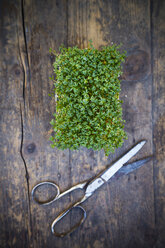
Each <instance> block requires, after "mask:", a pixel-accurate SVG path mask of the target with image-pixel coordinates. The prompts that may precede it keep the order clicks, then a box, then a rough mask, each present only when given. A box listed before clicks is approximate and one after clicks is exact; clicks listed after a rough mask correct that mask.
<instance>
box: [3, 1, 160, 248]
mask: <svg viewBox="0 0 165 248" xmlns="http://www.w3.org/2000/svg"><path fill="white" fill-rule="evenodd" d="M164 11H165V5H164V3H163V1H161V0H159V1H152V0H151V1H149V0H147V1H139V0H134V1H132V0H122V1H121V0H104V1H101V0H89V1H88V0H70V1H67V0H61V1H60V0H48V1H44V0H40V1H39V0H36V1H32V0H17V1H14V0H12V1H9V0H7V1H6V0H4V1H1V2H0V16H1V20H0V32H1V35H0V54H1V56H0V78H1V84H0V87H1V90H0V96H1V98H0V99H1V105H0V113H1V115H0V117H1V119H0V127H1V130H0V137H1V145H0V155H1V166H0V175H1V180H0V184H1V192H0V194H1V195H0V196H1V203H0V212H1V214H0V218H1V219H0V220H1V223H2V225H1V229H0V233H1V238H0V247H3V248H4V247H5V248H6V247H16V248H19V247H21V248H22V247H25V248H26V247H27V248H29V247H31V248H38V247H39V248H45V247H46V248H49V247H54V248H60V247H64V248H65V247H67V248H68V247H73V248H79V247H81V248H86V247H87V248H104V247H106V248H107V247H112V248H113V247H114V248H116V247H119V248H129V247H130V248H132V247H138V248H142V247H144V248H148V247H153V248H154V247H155V248H163V247H164V245H165V239H164V237H165V233H164V230H165V226H164V223H165V212H164V211H165V210H164V203H165V197H164V185H165V179H164V170H165V167H164V165H165V163H164V129H165V128H164V127H165V125H164V121H165V117H164V94H165V89H164V67H163V63H164V61H163V60H164V37H165V36H164V22H163V21H164V19H163V18H164ZM90 39H92V40H93V44H94V46H95V47H96V48H98V49H100V48H101V46H102V45H110V44H111V43H112V42H114V43H117V44H119V43H120V42H122V44H123V46H122V49H123V50H126V51H127V58H126V63H125V64H124V67H123V69H124V74H123V75H122V83H121V96H120V98H121V99H122V100H123V118H124V119H125V120H126V124H125V130H126V132H127V134H128V139H127V140H126V141H125V142H124V145H123V146H122V147H121V148H120V149H117V150H116V152H115V153H114V154H110V156H109V157H108V158H107V157H105V155H104V152H103V151H100V152H97V151H93V150H92V149H90V150H88V149H86V148H81V149H80V150H78V151H69V150H65V151H59V150H57V149H52V148H50V142H49V137H50V136H51V133H52V132H53V130H52V128H51V125H50V124H49V122H50V121H51V119H52V114H53V113H54V111H55V103H54V99H53V98H51V97H49V96H48V94H49V93H51V91H52V90H53V82H52V81H51V80H50V79H49V77H50V76H51V75H52V72H53V66H52V63H53V61H54V59H55V58H54V56H53V55H52V54H50V53H49V48H50V47H51V48H53V49H56V50H58V48H59V46H60V45H61V44H62V43H63V44H64V45H65V46H73V45H77V46H78V47H80V48H84V47H87V46H88V42H89V40H90ZM142 139H146V140H147V144H146V145H145V146H144V148H143V149H142V151H140V152H139V154H138V155H137V156H136V159H138V158H142V157H146V156H148V155H151V154H152V153H154V154H155V158H154V161H153V162H152V161H150V162H148V163H147V164H145V165H144V166H143V167H142V168H140V169H139V170H138V171H136V172H134V173H131V174H130V175H127V176H125V177H122V178H119V179H118V180H113V181H112V182H109V183H108V184H107V185H104V186H103V187H102V188H101V189H100V190H99V191H98V192H96V193H95V195H93V197H91V198H90V199H89V200H88V201H87V202H85V203H84V204H83V207H84V208H85V209H86V210H87V219H86V221H85V223H84V224H83V225H82V226H81V227H80V228H79V229H77V230H76V231H75V232H74V233H72V234H71V235H68V236H67V237H65V238H57V237H55V236H53V235H52V233H51V230H50V225H51V222H52V221H53V220H54V218H55V217H56V216H57V215H58V214H59V213H60V212H61V211H62V210H64V209H65V208H66V207H67V206H68V205H69V204H70V203H71V202H72V201H73V200H75V199H76V198H77V197H79V196H80V194H79V193H76V194H73V195H69V196H68V197H65V198H64V199H61V200H60V201H59V202H57V203H53V204H51V205H50V206H39V205H37V204H36V203H35V202H33V201H32V198H31V190H32V188H33V186H34V185H35V184H37V183H38V182H40V181H44V180H49V181H53V182H56V183H57V184H58V185H59V186H60V189H61V190H62V191H63V190H65V189H67V188H68V187H70V186H71V185H74V184H76V183H79V182H80V181H83V180H86V179H89V178H91V177H93V176H95V175H96V174H97V173H99V172H100V171H101V170H103V169H104V168H105V167H106V166H107V165H109V164H110V163H112V162H113V161H115V160H116V159H117V158H118V157H119V156H121V155H122V154H123V153H124V152H126V151H127V150H128V149H129V148H131V147H132V146H133V145H134V144H135V143H137V142H138V141H139V140H142ZM51 194H53V190H51V189H49V192H48V189H47V188H46V187H45V188H44V189H43V193H39V197H41V198H45V197H48V196H50V195H51ZM73 220H76V217H74V216H73V215H71V216H70V217H69V218H68V219H67V220H66V222H65V224H63V225H62V226H61V228H66V227H68V228H69V227H70V225H71V223H72V221H73Z"/></svg>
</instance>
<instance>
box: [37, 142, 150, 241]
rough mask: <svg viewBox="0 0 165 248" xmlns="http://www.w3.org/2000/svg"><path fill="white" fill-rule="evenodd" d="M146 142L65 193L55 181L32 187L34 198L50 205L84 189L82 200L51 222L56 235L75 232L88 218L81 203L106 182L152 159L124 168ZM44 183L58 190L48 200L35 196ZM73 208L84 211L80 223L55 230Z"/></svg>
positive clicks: (137, 145) (60, 235)
mask: <svg viewBox="0 0 165 248" xmlns="http://www.w3.org/2000/svg"><path fill="white" fill-rule="evenodd" d="M145 143H146V140H142V141H140V142H139V143H138V144H136V145H135V146H134V147H133V148H132V149H130V150H129V151H128V152H127V153H125V155H123V156H122V157H121V158H120V159H119V160H117V161H116V162H115V163H114V164H113V165H111V166H109V167H108V168H107V169H105V170H104V171H103V172H102V173H99V175H97V176H96V177H95V178H94V179H90V180H87V181H84V182H82V183H79V184H77V185H75V186H73V187H71V188H70V189H68V190H66V191H64V192H63V193H60V189H59V187H58V185H56V184H55V183H53V182H50V181H44V182H41V183H38V184H37V185H36V186H34V187H33V189H32V199H33V200H34V201H35V202H37V203H38V204H40V205H48V204H50V203H53V202H55V201H57V200H58V199H60V198H61V197H63V196H65V195H66V194H68V193H70V192H72V191H74V190H76V189H83V190H84V196H83V197H82V199H81V200H79V201H77V202H76V203H74V204H73V205H71V207H69V208H68V209H66V210H65V211H63V212H62V213H61V214H60V215H59V216H58V217H57V218H55V220H54V221H53V222H52V224H51V231H52V233H53V234H54V235H55V236H58V237H64V236H65V235H66V234H68V233H71V232H73V231H74V230H75V229H76V228H77V227H78V226H80V225H81V224H82V223H83V222H84V220H85V219H86V211H85V209H84V208H83V207H82V206H81V204H82V203H83V202H85V201H86V200H87V199H88V198H89V197H90V196H92V195H93V193H94V192H95V191H96V190H97V189H99V188H100V187H101V186H102V185H103V184H104V183H107V182H108V181H109V179H110V178H115V177H116V178H117V177H120V176H121V175H126V174H128V173H130V172H131V171H133V170H135V169H137V168H139V167H140V166H142V165H143V164H144V163H146V162H148V161H149V160H150V157H148V158H145V159H141V160H139V161H136V162H134V163H131V164H127V165H125V166H124V167H123V168H122V166H123V165H124V164H126V163H127V162H128V160H130V159H131V158H132V157H133V156H134V155H135V154H136V153H137V152H138V151H139V150H140V149H141V148H142V147H143V146H144V144H145ZM43 185H51V186H53V187H54V188H55V189H56V191H57V194H56V196H55V197H54V198H53V199H52V200H50V201H47V202H40V201H38V200H37V198H36V197H35V192H36V190H37V189H38V188H39V187H40V186H43ZM73 208H79V209H80V210H81V211H82V213H83V215H82V216H83V217H82V218H81V220H80V222H79V223H78V224H76V225H75V226H74V227H72V228H71V229H70V230H69V231H67V232H62V233H59V232H57V231H56V230H55V225H56V224H57V223H58V222H59V221H60V220H61V219H62V218H63V217H64V216H66V215H67V214H68V213H69V212H70V211H71V210H72V209H73Z"/></svg>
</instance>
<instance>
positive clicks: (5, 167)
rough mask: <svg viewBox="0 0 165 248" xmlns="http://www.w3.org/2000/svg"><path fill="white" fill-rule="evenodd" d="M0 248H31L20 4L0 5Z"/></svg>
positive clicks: (4, 2) (10, 2)
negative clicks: (22, 108)
mask: <svg viewBox="0 0 165 248" xmlns="http://www.w3.org/2000/svg"><path fill="white" fill-rule="evenodd" d="M0 9H1V22H0V33H1V38H0V40H1V41H0V54H1V57H0V78H1V84H0V87H1V88H0V101H1V103H0V117H1V118H0V139H1V144H0V157H1V166H0V175H1V180H0V197H1V201H0V213H1V215H0V223H1V224H0V233H1V238H0V247H30V246H29V244H30V236H31V227H30V218H31V216H30V209H29V207H30V206H29V199H28V183H27V179H26V167H25V165H24V161H23V159H22V155H21V146H22V118H21V108H20V104H21V103H22V102H23V98H22V86H23V71H22V67H21V65H20V64H21V62H20V51H19V42H18V22H19V21H18V15H19V13H20V12H21V5H20V2H19V1H15V2H14V1H3V2H1V6H0Z"/></svg>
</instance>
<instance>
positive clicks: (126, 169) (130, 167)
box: [111, 156, 152, 180]
mask: <svg viewBox="0 0 165 248" xmlns="http://www.w3.org/2000/svg"><path fill="white" fill-rule="evenodd" d="M151 158H152V156H150V157H147V158H144V159H140V160H137V161H135V162H132V163H130V164H124V165H123V167H122V168H121V169H120V170H118V171H117V172H116V174H114V175H113V176H112V177H111V180H112V179H118V178H119V177H122V176H124V175H128V174H130V173H131V172H133V171H135V170H137V169H139V168H140V167H142V166H143V165H144V164H145V163H147V162H148V161H150V160H151Z"/></svg>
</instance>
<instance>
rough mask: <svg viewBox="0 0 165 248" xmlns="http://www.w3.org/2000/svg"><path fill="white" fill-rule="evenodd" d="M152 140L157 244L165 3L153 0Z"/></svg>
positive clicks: (163, 197)
mask: <svg viewBox="0 0 165 248" xmlns="http://www.w3.org/2000/svg"><path fill="white" fill-rule="evenodd" d="M151 7H152V19H151V21H152V23H151V24H152V47H153V55H152V56H153V59H152V67H153V98H152V99H153V142H154V154H155V159H154V185H155V224H156V245H155V247H160V248H162V247H164V245H165V192H164V188H165V84H164V80H165V66H164V59H165V31H164V23H165V16H164V10H165V2H164V1H160V0H159V1H153V3H152V6H151Z"/></svg>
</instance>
